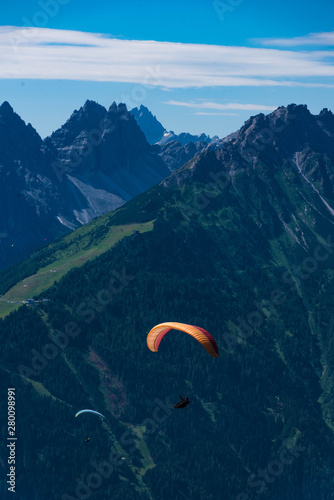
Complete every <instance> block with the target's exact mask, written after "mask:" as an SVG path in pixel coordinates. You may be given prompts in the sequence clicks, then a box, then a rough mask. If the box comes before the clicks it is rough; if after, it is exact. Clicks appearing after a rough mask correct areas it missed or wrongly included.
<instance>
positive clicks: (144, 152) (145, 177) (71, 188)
mask: <svg viewBox="0 0 334 500" xmlns="http://www.w3.org/2000/svg"><path fill="white" fill-rule="evenodd" d="M196 151H197V150H196ZM196 151H195V150H194V154H195V152H196ZM189 158H190V156H189V148H187V151H186V152H184V153H183V148H182V146H180V145H179V146H178V148H174V150H173V151H169V152H168V154H166V156H165V154H164V149H163V148H159V147H158V146H151V145H150V144H148V143H147V141H146V139H145V135H144V133H143V132H142V131H141V129H140V128H139V126H138V125H137V123H136V121H135V119H134V117H133V116H132V114H130V113H129V112H128V111H127V108H126V106H125V105H124V104H119V105H116V103H113V104H112V105H111V106H110V108H109V109H108V110H107V109H106V108H104V107H103V106H101V105H99V104H98V103H96V102H94V101H86V103H85V104H84V106H82V107H81V108H80V109H79V110H75V111H74V112H73V114H72V116H71V117H70V118H69V119H68V120H67V122H66V123H65V124H64V125H63V126H62V127H60V128H59V129H58V130H56V131H55V132H54V133H53V134H52V135H51V136H50V137H47V138H46V139H45V140H44V141H43V140H42V139H41V137H40V136H39V135H38V133H37V132H36V130H35V129H33V127H32V126H31V125H30V124H28V125H26V124H25V123H24V121H23V120H22V119H21V118H20V117H19V116H18V115H17V114H16V113H14V111H13V109H12V108H11V106H10V105H9V104H8V103H7V102H5V103H3V105H2V106H1V108H0V162H1V172H0V175H1V176H2V179H3V182H2V183H1V186H2V189H3V193H2V196H1V198H0V208H1V210H0V212H1V214H2V215H1V217H2V220H0V267H4V266H8V265H9V264H12V263H14V262H17V261H19V260H21V259H22V258H24V257H26V256H27V255H29V253H31V252H32V251H33V250H35V249H36V248H38V247H40V246H43V245H45V244H47V243H48V242H49V241H53V240H54V239H55V238H56V237H58V236H61V235H62V234H65V233H66V232H68V231H69V230H73V229H74V228H76V227H79V226H80V225H82V224H85V223H87V222H89V221H90V220H91V219H93V218H94V217H97V216H99V215H102V214H104V213H106V212H108V211H110V210H114V209H115V208H118V207H119V206H121V205H122V204H124V203H125V202H126V201H128V200H130V199H131V198H132V197H133V196H136V195H137V194H139V193H142V192H143V191H145V190H146V189H148V188H149V187H151V186H153V185H154V184H156V183H157V182H159V181H160V180H161V179H163V178H165V177H167V176H168V175H169V174H170V171H171V169H174V168H178V167H180V166H181V165H182V162H183V161H184V162H185V161H188V159H189Z"/></svg>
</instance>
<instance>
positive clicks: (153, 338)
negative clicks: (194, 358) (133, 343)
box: [147, 322, 219, 358]
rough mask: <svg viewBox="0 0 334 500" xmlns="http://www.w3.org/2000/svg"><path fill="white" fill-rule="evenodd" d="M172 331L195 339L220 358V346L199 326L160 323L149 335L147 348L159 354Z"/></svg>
mask: <svg viewBox="0 0 334 500" xmlns="http://www.w3.org/2000/svg"><path fill="white" fill-rule="evenodd" d="M170 330H178V331H180V332H184V333H187V334H188V335H191V336H192V337H194V338H195V339H196V340H197V341H198V342H199V343H200V344H201V345H202V346H203V347H204V349H205V350H206V351H207V352H208V353H209V354H210V356H212V357H213V358H218V357H219V351H218V346H217V344H216V341H215V339H214V338H213V337H212V335H210V333H209V332H207V331H206V330H204V328H200V327H199V326H194V325H187V324H185V323H174V322H168V323H160V324H159V325H156V326H154V327H153V328H152V330H150V332H149V333H148V335H147V346H148V348H149V349H150V350H151V351H152V352H157V351H158V348H159V345H160V342H161V340H162V339H163V337H164V336H165V335H166V333H168V332H169V331H170Z"/></svg>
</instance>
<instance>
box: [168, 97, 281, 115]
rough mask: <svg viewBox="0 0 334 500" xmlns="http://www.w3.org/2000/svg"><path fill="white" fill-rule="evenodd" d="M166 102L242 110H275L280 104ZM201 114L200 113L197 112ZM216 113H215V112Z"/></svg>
mask: <svg viewBox="0 0 334 500" xmlns="http://www.w3.org/2000/svg"><path fill="white" fill-rule="evenodd" d="M164 104H169V105H171V106H183V107H185V108H194V109H196V108H200V109H217V110H218V109H219V110H225V109H236V110H242V111H273V110H274V109H276V108H277V107H278V106H266V105H264V104H240V103H238V102H229V103H226V104H221V103H219V102H210V101H202V102H194V101H189V102H184V101H173V100H170V101H166V102H164ZM197 114H199V113H197ZM205 114H207V113H205ZM214 114H215V113H214Z"/></svg>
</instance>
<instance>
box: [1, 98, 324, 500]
mask: <svg viewBox="0 0 334 500" xmlns="http://www.w3.org/2000/svg"><path fill="white" fill-rule="evenodd" d="M117 109H119V107H117ZM120 114H122V111H121V110H120ZM126 116H127V115H126ZM118 126H119V127H121V125H119V124H118V125H117V127H118ZM117 127H116V130H119V129H118V128H117ZM23 130H25V129H23ZM121 130H122V129H121V128H120V131H119V136H121V135H122V133H123V132H121ZM111 133H112V132H111ZM137 133H138V132H137ZM65 136H67V132H66V131H64V134H63V135H62V136H61V137H65ZM29 137H30V136H29ZM33 137H34V136H33V135H31V140H32V138H33ZM75 137H78V133H77V132H76V135H75ZM51 140H54V141H55V138H54V139H50V141H51ZM71 141H72V142H71ZM55 143H56V141H55ZM69 143H73V138H71V140H69ZM36 144H37V146H38V144H39V142H38V138H36ZM66 144H67V143H66V140H65V139H64V140H62V141H61V140H60V138H59V139H58V141H57V145H58V148H59V150H60V152H61V154H65V153H64V148H66ZM79 144H80V141H79ZM144 144H147V143H146V142H145V143H144ZM28 146H29V144H28V142H26V141H25V140H23V145H22V148H23V150H24V149H26V150H27V151H30V150H29V148H28ZM33 146H34V145H33V143H32V142H31V147H33ZM37 146H36V148H37V150H39V149H40V148H39V146H38V147H37ZM165 146H166V147H167V146H168V144H166V145H165ZM172 146H173V145H172V143H171V144H170V146H169V147H172ZM29 147H30V146H29ZM50 147H51V146H50ZM147 147H148V146H146V148H147ZM189 147H190V146H189ZM191 147H193V146H191ZM195 147H196V145H195ZM151 148H153V150H151V149H148V151H150V152H152V155H153V152H154V151H159V150H158V149H156V148H157V146H151ZM145 151H146V150H145ZM165 153H166V150H165ZM45 154H46V153H45ZM145 154H147V153H145ZM154 154H157V153H154ZM166 154H167V153H166ZM169 154H170V155H173V154H174V153H173V152H172V151H170V152H169ZM29 158H30V156H29ZM42 158H43V156H41V157H40V161H39V163H38V165H37V163H36V164H35V163H31V164H30V163H28V162H27V164H26V167H25V168H28V166H29V168H33V167H34V168H36V169H37V170H38V171H39V174H38V175H39V176H40V177H38V178H40V179H42V180H43V179H44V177H43V172H44V170H43V168H44V163H43V161H42ZM66 158H68V157H67V156H66ZM160 160H161V161H162V159H161V158H160ZM96 161H97V160H96ZM16 168H17V169H18V170H19V172H20V165H16ZM79 168H81V166H80V167H79ZM82 168H83V167H82ZM23 174H24V172H23V173H22V175H23ZM83 175H86V176H87V175H88V174H87V169H86V167H85V169H84V170H83ZM36 177H37V175H36ZM40 182H42V181H40ZM333 229H334V116H333V114H332V113H331V111H329V110H328V109H323V110H322V111H321V112H320V113H319V114H318V115H312V114H311V113H310V111H309V110H308V109H307V107H306V106H303V105H295V104H291V105H288V106H287V107H279V108H278V109H276V110H275V111H274V112H272V113H270V114H269V115H263V114H259V115H257V116H252V117H251V118H250V119H249V120H247V122H246V123H245V124H244V126H243V127H241V129H240V131H239V133H238V134H237V136H236V137H235V138H234V139H232V140H230V141H228V142H225V143H224V144H223V145H222V147H220V148H219V149H215V148H206V149H205V150H204V151H202V152H199V153H198V154H196V155H195V156H194V157H193V158H191V159H190V160H189V161H188V162H187V163H186V164H185V165H183V166H182V167H181V168H179V169H177V170H174V171H173V172H172V173H171V175H169V176H168V177H167V178H165V179H163V180H161V181H160V182H159V183H158V184H157V185H155V186H153V187H151V188H150V189H148V190H147V191H146V192H144V193H142V194H140V195H138V196H136V197H134V198H133V199H131V200H130V201H129V202H127V203H126V204H124V205H123V206H122V207H120V208H118V209H117V210H114V211H113V212H110V213H107V214H104V215H103V216H101V217H98V218H96V219H94V220H93V221H91V222H89V223H88V224H86V225H85V226H83V227H80V228H79V229H77V230H75V231H73V232H72V233H71V234H70V235H66V236H64V237H63V238H61V239H59V240H57V241H55V242H54V243H52V244H51V245H49V246H48V247H47V248H44V249H41V250H39V251H38V252H36V253H34V254H33V255H31V256H30V258H29V259H28V260H26V261H25V262H24V263H22V264H20V265H17V266H14V267H13V268H12V269H8V270H4V271H2V273H1V279H0V286H1V288H2V297H1V301H0V310H1V311H2V315H6V317H5V318H4V320H3V321H0V342H1V346H2V348H1V350H0V374H1V377H0V386H1V389H2V390H3V393H6V391H7V390H8V387H15V388H16V391H17V422H21V424H20V425H18V427H17V436H18V441H17V442H18V443H20V445H19V446H20V449H19V448H18V450H19V451H20V453H18V454H17V459H18V464H17V493H16V497H17V500H31V499H32V498H34V499H35V500H45V499H51V498H52V499H53V498H62V499H63V500H68V499H73V498H79V497H84V498H88V497H89V498H91V499H93V500H102V499H103V500H105V499H109V498H113V499H114V500H123V499H126V500H137V499H139V498H141V499H143V500H170V499H173V500H183V499H184V498H188V499H191V500H218V499H221V498H226V499H231V500H232V499H233V500H250V499H254V498H263V499H266V500H283V499H284V500H315V499H319V500H330V499H331V498H333V491H334V475H333V470H334V455H333V450H334V432H333V429H334V342H333V331H334V312H333V311H334V308H333V305H334V273H333V268H334V237H333ZM24 296H25V297H27V298H28V297H29V298H33V297H32V296H34V297H35V299H38V300H40V299H48V301H47V302H44V303H43V302H42V303H41V302H38V303H37V304H36V305H35V306H24V305H22V304H21V303H20V304H16V303H14V304H12V303H10V304H8V302H11V301H12V302H16V301H20V300H23V297H24ZM7 301H8V302H7ZM15 308H18V311H13V310H14V309H15ZM10 311H12V314H8V313H9V312H10ZM169 320H173V321H180V322H186V323H188V324H192V325H198V326H200V327H203V328H205V329H206V330H207V331H209V332H210V333H211V334H212V335H213V337H214V338H215V340H216V341H217V343H218V346H219V352H220V357H219V358H217V359H213V358H211V357H210V356H209V355H208V353H207V352H206V351H205V350H204V349H203V348H202V346H200V345H199V344H198V343H197V342H196V341H195V340H194V339H192V338H190V337H189V336H188V335H185V334H183V333H181V334H180V333H178V332H172V333H171V334H170V335H167V336H166V337H165V338H164V339H163V340H162V342H161V344H160V346H159V352H158V353H152V352H151V351H150V350H149V349H148V348H147V344H146V336H147V333H148V331H149V330H150V329H151V328H152V326H154V325H156V324H158V323H161V322H164V321H169ZM179 394H181V395H183V396H186V395H187V396H188V397H189V399H190V401H191V404H190V405H189V406H187V408H185V409H184V411H183V410H180V411H179V410H174V408H173V404H175V403H176V402H177V401H178V397H179ZM83 408H93V409H96V410H97V411H99V412H101V413H102V414H103V415H105V416H106V417H107V420H108V423H107V422H101V421H100V420H98V421H96V420H89V419H88V418H87V419H86V420H81V421H80V422H79V421H77V419H75V418H74V415H75V412H76V411H77V410H79V409H83ZM7 412H8V409H7V405H0V421H2V422H6V418H7ZM92 419H93V416H92ZM22 422H24V425H23V424H22ZM1 432H2V434H1V437H2V442H6V436H7V426H4V425H3V426H0V433H1ZM87 436H90V437H91V441H90V443H89V445H88V446H86V443H84V440H85V439H86V438H87ZM4 456H5V457H7V455H4ZM117 457H118V459H119V460H117ZM0 458H1V457H0ZM112 460H113V461H112ZM4 463H5V462H4V461H2V462H1V461H0V486H3V487H5V485H6V475H5V474H6V468H5V466H4ZM41 471H43V474H41ZM97 484H98V485H99V486H98V487H96V488H95V486H96V485H97ZM9 497H10V494H9V493H8V495H7V497H5V498H9Z"/></svg>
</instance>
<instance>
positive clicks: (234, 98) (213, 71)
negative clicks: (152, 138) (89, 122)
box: [0, 0, 334, 137]
mask: <svg viewBox="0 0 334 500" xmlns="http://www.w3.org/2000/svg"><path fill="white" fill-rule="evenodd" d="M0 13H1V26H0V58H1V61H2V62H1V65H0V101H1V102H2V101H4V100H7V101H9V102H10V104H11V105H12V106H13V108H14V109H15V111H16V112H17V113H18V114H19V115H20V116H21V117H22V118H23V119H24V120H25V121H26V122H31V124H32V125H33V126H34V127H35V128H36V129H37V131H38V132H39V133H40V134H41V135H42V137H45V136H46V135H49V134H50V133H51V132H52V131H53V130H55V129H57V128H58V127H59V126H60V125H61V124H63V123H64V122H65V121H66V120H67V118H68V117H69V116H70V115H71V113H72V112H73V110H74V109H78V108H79V107H80V106H82V105H83V103H84V102H85V100H86V99H93V100H95V101H97V102H99V103H100V104H103V105H104V106H106V107H108V106H109V105H110V104H111V103H112V102H113V101H116V102H125V103H126V104H127V105H128V107H129V108H130V109H131V108H132V107H134V106H140V105H141V104H143V105H145V106H147V107H148V108H149V109H150V110H151V111H152V112H153V114H155V115H156V116H157V118H158V119H159V120H160V121H161V123H162V124H163V125H164V126H165V127H166V128H167V129H168V130H174V131H175V132H177V133H179V132H182V131H188V132H191V133H201V132H205V133H208V134H210V135H215V134H218V135H219V136H220V137H223V136H225V135H227V134H229V133H230V132H233V131H234V130H236V129H238V128H239V127H240V126H241V125H242V124H243V123H244V121H245V120H247V119H248V118H249V116H251V115H255V114H257V113H259V112H263V113H269V112H270V111H271V110H272V109H274V108H275V107H277V106H280V105H287V104H289V103H291V102H296V103H299V104H307V106H308V108H309V109H310V111H311V112H312V113H319V112H320V110H321V109H322V108H323V107H328V108H329V109H332V110H333V111H334V106H333V87H334V65H333V57H334V33H333V32H331V29H332V22H331V21H332V19H333V13H334V7H333V3H332V0H323V1H322V2H319V3H318V4H315V3H314V2H311V1H308V0H304V1H301V0H294V1H293V2H292V1H291V0H289V1H287V0H281V1H280V2H268V0H266V1H264V0H221V1H220V0H212V1H211V0H197V1H196V0H192V1H188V0H179V1H178V2H177V1H174V0H170V1H169V2H165V3H163V2H156V1H151V0H145V1H144V0H138V1H135V0H127V2H110V1H99V0H96V1H95V2H91V1H89V2H88V1H86V0H45V1H43V0H39V1H30V0H17V1H16V2H15V3H14V4H10V3H9V2H7V3H6V4H5V5H4V4H2V5H1V7H0ZM19 27H21V28H19ZM22 27H23V28H22ZM146 41H148V42H146Z"/></svg>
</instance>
